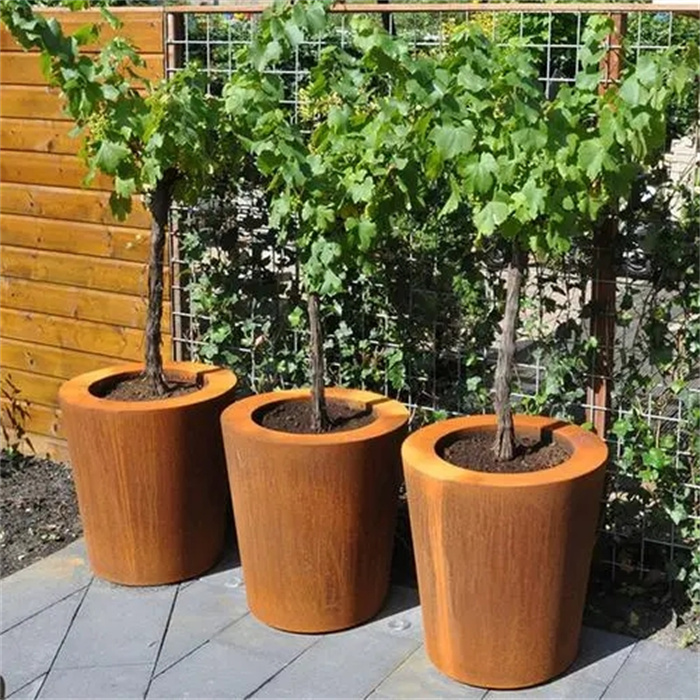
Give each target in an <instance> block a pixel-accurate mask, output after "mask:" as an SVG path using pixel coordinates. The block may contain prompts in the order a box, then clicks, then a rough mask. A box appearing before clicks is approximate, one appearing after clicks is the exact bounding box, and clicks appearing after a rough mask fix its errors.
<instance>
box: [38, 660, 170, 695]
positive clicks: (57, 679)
mask: <svg viewBox="0 0 700 700" xmlns="http://www.w3.org/2000/svg"><path fill="white" fill-rule="evenodd" d="M150 676H151V665H150V664H128V665H117V666H92V667H90V668H54V669H53V670H52V671H51V672H50V673H49V676H48V678H47V679H46V683H45V684H44V687H43V688H42V689H41V692H40V693H39V698H42V699H43V698H56V699H65V698H71V700H72V699H73V698H95V699H97V698H129V700H131V699H132V698H133V699H134V700H136V699H137V698H138V699H141V698H143V695H144V693H145V692H146V688H147V687H148V680H149V678H150ZM175 697H176V696H175Z"/></svg>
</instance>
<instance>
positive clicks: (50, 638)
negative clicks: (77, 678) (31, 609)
mask: <svg viewBox="0 0 700 700" xmlns="http://www.w3.org/2000/svg"><path fill="white" fill-rule="evenodd" d="M83 596H84V592H83V591H78V592H77V593H73V595H71V596H69V597H68V598H65V599H64V600H62V601H60V602H58V603H55V604H54V605H52V606H51V607H49V608H46V609H44V610H42V611H41V612H40V613H37V614H36V615H33V616H32V617H30V618H29V619H28V620H25V621H24V622H22V623H20V624H18V625H16V626H15V627H13V628H12V629H10V630H9V631H8V632H5V634H3V635H2V637H0V655H1V658H2V675H3V677H4V679H5V691H6V693H7V694H8V695H10V694H12V693H14V692H15V691H17V690H19V689H21V688H22V687H24V686H25V685H27V684H28V683H30V682H31V681H32V680H34V679H35V678H37V677H38V676H40V675H42V674H45V673H46V672H47V671H48V670H49V668H50V666H51V663H52V662H53V660H54V657H55V656H56V653H57V652H58V649H59V647H60V645H61V642H62V641H63V638H64V637H65V636H66V633H67V632H68V628H69V627H70V624H71V621H72V619H73V615H74V614H75V611H76V610H77V608H78V605H79V604H80V601H81V600H82V598H83Z"/></svg>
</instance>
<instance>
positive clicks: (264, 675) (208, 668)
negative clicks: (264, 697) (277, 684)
mask: <svg viewBox="0 0 700 700" xmlns="http://www.w3.org/2000/svg"><path fill="white" fill-rule="evenodd" d="M281 667H282V664H281V663H279V662H278V661H273V660H272V659H270V658H269V657H268V656H260V655H258V654H252V653H249V652H245V651H243V650H241V649H236V648H234V647H230V646H226V645H223V644H214V643H207V644H205V645H204V646H202V647H200V648H199V649H197V651H195V652H194V653H193V654H190V655H189V656H187V657H185V658H184V659H183V660H182V661H180V662H179V663H177V664H175V666H173V667H172V668H169V669H168V670H167V671H166V672H165V673H163V674H162V675H160V676H158V677H156V678H155V679H154V681H153V683H152V684H151V687H150V690H149V692H148V696H147V697H149V698H244V697H246V696H248V695H250V694H251V693H253V692H254V691H255V690H256V688H258V687H260V686H261V685H262V684H263V683H265V681H267V680H268V679H269V678H271V677H272V676H273V675H274V674H275V673H276V672H277V671H279V670H280V668H281Z"/></svg>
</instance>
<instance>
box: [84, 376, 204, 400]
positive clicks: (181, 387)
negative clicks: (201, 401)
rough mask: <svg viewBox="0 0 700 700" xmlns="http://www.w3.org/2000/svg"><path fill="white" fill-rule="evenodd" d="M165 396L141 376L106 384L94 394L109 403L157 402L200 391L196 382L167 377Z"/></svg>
mask: <svg viewBox="0 0 700 700" xmlns="http://www.w3.org/2000/svg"><path fill="white" fill-rule="evenodd" d="M165 380H166V389H165V393H164V394H157V393H156V392H155V391H153V388H152V387H151V385H150V383H149V382H148V380H147V379H146V378H145V377H143V376H141V375H139V376H138V377H128V378H127V379H122V380H119V381H117V382H114V383H106V384H102V385H101V386H97V387H95V389H94V391H93V393H94V394H95V396H99V397H100V398H101V399H107V400H109V401H157V400H160V399H172V398H174V397H176V396H185V395H186V394H192V393H194V392H195V391H197V390H198V389H199V385H198V384H197V381H196V380H191V381H185V380H183V379H181V378H179V377H173V376H167V375H166V377H165Z"/></svg>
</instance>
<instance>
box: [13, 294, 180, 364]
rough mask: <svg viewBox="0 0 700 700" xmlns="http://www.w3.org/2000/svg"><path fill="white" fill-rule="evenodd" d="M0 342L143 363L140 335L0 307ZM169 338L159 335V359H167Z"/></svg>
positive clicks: (135, 332)
mask: <svg viewBox="0 0 700 700" xmlns="http://www.w3.org/2000/svg"><path fill="white" fill-rule="evenodd" d="M0 330H1V332H2V338H12V339H14V340H24V341H29V342H30V343H37V344H40V345H51V346H53V347H57V348H66V349H68V350H77V351H80V352H86V353H90V354H94V355H106V356H109V357H121V358H122V359H123V360H124V361H128V360H134V361H139V360H142V359H143V354H144V349H145V344H144V337H143V332H142V331H140V330H136V329H135V328H122V327H120V326H114V325H108V324H106V323H95V322H93V321H79V320H76V319H72V318H65V317H61V316H50V315H48V314H40V313H34V312H30V311H17V310H16V309H6V308H2V307H0ZM170 344H171V338H170V335H169V334H163V346H162V350H163V357H164V358H166V357H170V355H171V347H170Z"/></svg>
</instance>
